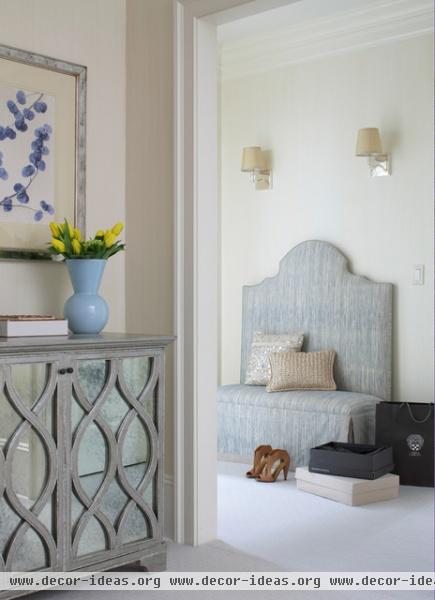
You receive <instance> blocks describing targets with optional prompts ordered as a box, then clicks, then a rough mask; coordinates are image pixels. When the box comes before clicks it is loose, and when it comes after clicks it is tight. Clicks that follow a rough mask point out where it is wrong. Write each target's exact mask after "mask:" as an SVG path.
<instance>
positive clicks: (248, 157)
mask: <svg viewBox="0 0 435 600" xmlns="http://www.w3.org/2000/svg"><path fill="white" fill-rule="evenodd" d="M264 168H265V162H264V157H263V152H262V151H261V148H260V146H249V147H247V148H243V156H242V171H244V172H251V171H261V170H263V169H264Z"/></svg>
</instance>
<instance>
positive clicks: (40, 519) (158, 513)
mask: <svg viewBox="0 0 435 600" xmlns="http://www.w3.org/2000/svg"><path fill="white" fill-rule="evenodd" d="M171 341H172V338H168V337H162V336H160V337H158V336H123V335H119V334H112V335H110V334H107V335H103V336H98V337H97V338H91V337H88V336H71V337H70V338H69V339H65V338H58V339H56V338H48V339H43V338H39V339H36V338H29V340H28V341H25V340H15V342H14V341H12V340H7V341H6V340H4V341H0V570H2V571H5V570H6V571H11V570H13V571H31V570H53V571H56V570H62V571H67V570H74V569H80V570H83V569H87V568H93V569H105V568H114V567H116V566H119V565H122V564H129V563H135V564H137V565H140V566H142V567H144V568H150V569H157V568H163V566H164V562H165V546H164V544H163V541H162V518H163V514H162V513H163V454H162V453H163V404H164V348H165V346H166V345H168V344H169V343H170V342H171ZM10 596H11V594H10V593H8V594H6V593H2V592H0V598H6V597H10Z"/></svg>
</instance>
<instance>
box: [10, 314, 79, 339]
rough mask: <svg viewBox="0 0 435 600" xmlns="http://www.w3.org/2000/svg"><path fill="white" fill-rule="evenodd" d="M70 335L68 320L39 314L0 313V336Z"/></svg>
mask: <svg viewBox="0 0 435 600" xmlns="http://www.w3.org/2000/svg"><path fill="white" fill-rule="evenodd" d="M51 335H54V336H55V335H68V320H67V319H56V318H55V317H51V316H38V315H4V316H2V315H0V337H38V336H51Z"/></svg>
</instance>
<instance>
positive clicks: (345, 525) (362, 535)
mask: <svg viewBox="0 0 435 600" xmlns="http://www.w3.org/2000/svg"><path fill="white" fill-rule="evenodd" d="M246 470H247V469H246V465H239V464H234V463H221V464H220V465H219V471H220V474H219V481H218V488H219V526H218V527H219V537H220V538H221V539H222V540H224V542H226V543H224V542H221V541H216V542H213V543H211V544H206V545H205V546H201V547H199V548H192V547H190V546H178V545H175V544H170V545H169V547H168V570H169V571H233V572H237V571H244V572H252V571H254V572H255V571H330V570H331V571H347V570H351V571H365V570H373V571H411V570H416V571H432V570H433V548H432V544H433V490H430V489H425V488H402V489H401V497H400V498H399V499H397V500H392V501H389V502H381V503H377V504H372V505H368V506H364V507H347V506H344V505H342V504H336V503H335V502H332V501H330V500H326V499H322V498H319V497H316V496H312V495H310V494H304V493H302V492H298V491H297V490H296V485H295V482H294V481H289V482H282V483H275V484H260V483H257V482H255V481H252V480H248V479H246V478H245V477H244V476H243V474H244V472H245V471H246ZM253 555H255V556H253ZM105 597H109V598H110V599H113V600H125V598H126V597H127V598H128V599H130V598H131V600H139V599H140V600H169V599H171V600H172V599H173V600H191V599H192V598H193V599H194V600H195V599H196V598H198V600H199V599H202V598H204V599H206V600H227V599H230V598H231V599H234V600H271V599H273V598H276V599H280V600H281V599H283V598H286V597H288V593H287V594H283V593H282V592H262V591H261V592H260V591H256V592H255V593H252V592H225V591H216V592H200V593H195V592H164V591H156V592H128V595H127V596H126V593H125V592H122V591H119V592H115V591H114V592H110V593H107V592H61V593H58V592H51V593H46V592H43V593H40V594H38V595H37V596H35V598H38V600H100V599H101V598H105ZM291 597H292V599H294V600H358V599H360V600H396V599H398V600H430V599H432V598H433V594H432V592H419V593H418V594H416V593H415V592H400V593H399V594H397V593H396V592H364V593H362V592H318V591H315V592H308V591H307V592H301V591H292V593H291Z"/></svg>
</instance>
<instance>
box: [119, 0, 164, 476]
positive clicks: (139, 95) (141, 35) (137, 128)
mask: <svg viewBox="0 0 435 600" xmlns="http://www.w3.org/2000/svg"><path fill="white" fill-rule="evenodd" d="M172 27H173V17H172V0H159V1H158V2H155V0H128V2H127V173H126V174H127V178H126V182H127V185H126V198H127V227H128V233H129V237H128V241H129V246H128V255H127V258H128V261H127V269H126V282H127V288H126V289H127V299H126V311H127V330H128V331H132V332H134V331H135V332H142V333H161V334H172V333H173V332H174V319H173V315H174V308H173V296H174V285H173V277H174V243H173V236H174V223H173V206H174V203H173V89H172V86H173V50H172V48H173V41H172V35H173V33H172V32H173V29H172ZM173 390H174V386H173V354H172V349H170V350H169V352H168V361H167V394H166V398H167V412H166V414H167V419H166V432H167V435H166V458H165V464H166V472H167V473H168V474H171V473H172V472H173V429H172V427H173V423H172V415H173V410H172V406H173Z"/></svg>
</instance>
